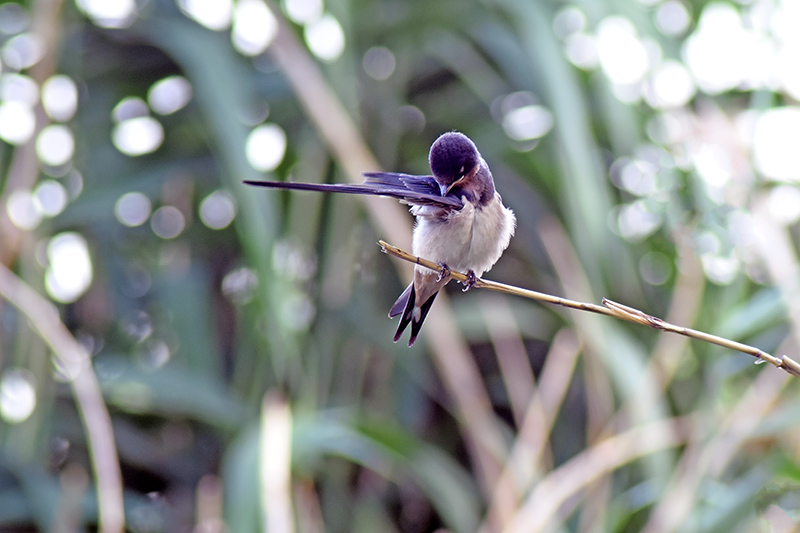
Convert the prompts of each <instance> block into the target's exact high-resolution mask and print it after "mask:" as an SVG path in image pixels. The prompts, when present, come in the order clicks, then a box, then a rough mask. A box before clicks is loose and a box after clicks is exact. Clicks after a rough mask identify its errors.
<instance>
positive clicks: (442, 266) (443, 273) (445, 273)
mask: <svg viewBox="0 0 800 533" xmlns="http://www.w3.org/2000/svg"><path fill="white" fill-rule="evenodd" d="M447 277H450V267H449V266H447V264H446V263H439V277H438V278H436V283H439V282H440V281H442V280H443V279H444V278H447Z"/></svg>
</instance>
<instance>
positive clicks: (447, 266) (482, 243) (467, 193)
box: [244, 131, 516, 347]
mask: <svg viewBox="0 0 800 533" xmlns="http://www.w3.org/2000/svg"><path fill="white" fill-rule="evenodd" d="M428 162H429V163H430V167H431V174H432V175H429V176H417V175H412V174H402V173H397V172H364V173H363V175H364V178H365V179H364V182H363V183H361V184H316V183H300V182H282V181H277V182H276V181H253V180H246V181H244V183H245V184H247V185H252V186H256V187H267V188H275V189H295V190H309V191H320V192H334V193H346V194H370V195H379V196H388V197H392V198H396V199H398V200H400V202H401V203H404V204H407V205H410V206H411V207H410V209H409V210H410V212H411V214H412V215H414V216H415V217H416V224H415V225H414V232H413V234H412V248H411V249H412V253H413V254H414V255H415V256H417V257H423V258H425V259H429V260H431V261H433V262H435V263H437V264H438V265H439V270H438V271H435V270H431V269H428V268H425V267H423V266H421V265H416V266H415V267H414V279H413V280H412V281H411V284H409V286H408V287H407V288H406V289H405V291H403V293H402V294H401V295H400V297H399V298H398V299H397V301H396V302H395V303H394V305H392V307H391V309H390V310H389V317H390V318H394V317H396V316H400V322H399V323H398V325H397V331H396V333H395V335H394V342H397V341H398V340H400V338H401V337H402V335H403V332H404V331H405V330H406V329H407V327H408V326H409V324H410V325H411V334H410V337H409V340H408V346H409V347H411V346H413V345H414V342H416V340H417V337H418V335H419V332H420V329H421V328H422V324H423V322H424V321H425V318H426V317H427V316H428V312H429V311H430V308H431V305H433V301H434V300H435V299H436V295H437V294H439V291H440V290H441V289H442V287H444V286H445V285H446V284H447V283H448V282H449V281H450V280H451V279H452V278H451V269H452V270H456V271H460V272H466V273H467V281H465V282H463V283H464V289H463V290H464V291H467V290H469V289H470V288H471V287H472V286H474V285H475V283H476V281H477V278H478V277H479V276H481V275H482V274H483V273H484V272H486V271H488V270H489V269H490V268H492V266H494V264H495V263H496V262H497V261H498V259H500V256H501V255H502V254H503V252H504V251H505V250H506V248H508V245H509V243H510V241H511V237H512V236H513V235H514V230H515V228H516V217H515V216H514V212H513V211H512V210H511V209H509V208H508V207H506V206H505V205H503V199H502V198H501V196H500V194H499V193H498V192H497V191H496V190H495V186H494V178H493V177H492V173H491V171H490V170H489V166H488V165H487V164H486V161H484V159H483V157H481V154H480V152H479V151H478V148H477V147H476V146H475V143H474V142H472V140H471V139H470V138H469V137H467V136H466V135H464V134H463V133H460V132H457V131H449V132H446V133H443V134H442V135H440V136H439V137H438V138H437V139H436V141H434V143H433V144H432V145H431V149H430V153H429V155H428Z"/></svg>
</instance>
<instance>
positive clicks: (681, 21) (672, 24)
mask: <svg viewBox="0 0 800 533" xmlns="http://www.w3.org/2000/svg"><path fill="white" fill-rule="evenodd" d="M691 21H692V16H691V14H690V13H689V9H688V8H687V7H686V5H684V4H683V2H680V1H678V0H667V1H666V2H664V3H663V4H661V5H660V6H658V9H656V12H655V24H656V28H658V31H660V32H661V33H663V34H664V35H668V36H675V35H680V34H682V33H683V32H685V31H686V29H687V28H688V27H689V23H690V22H691Z"/></svg>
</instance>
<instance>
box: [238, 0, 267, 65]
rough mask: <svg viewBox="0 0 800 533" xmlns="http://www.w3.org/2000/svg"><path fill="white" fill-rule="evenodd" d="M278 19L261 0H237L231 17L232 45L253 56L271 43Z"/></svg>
mask: <svg viewBox="0 0 800 533" xmlns="http://www.w3.org/2000/svg"><path fill="white" fill-rule="evenodd" d="M277 33H278V21H277V20H276V19H275V15H273V14H272V11H270V10H269V8H268V7H267V5H266V4H265V3H264V2H263V0H239V2H238V3H237V4H236V9H235V11H234V18H233V32H232V33H231V40H232V41H233V46H234V47H235V48H236V49H237V50H238V51H239V52H241V53H242V54H244V55H246V56H255V55H258V54H260V53H261V52H263V51H264V50H266V49H267V48H268V47H269V45H270V44H272V41H273V39H275V35H277Z"/></svg>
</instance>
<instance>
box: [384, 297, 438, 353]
mask: <svg viewBox="0 0 800 533" xmlns="http://www.w3.org/2000/svg"><path fill="white" fill-rule="evenodd" d="M409 289H410V290H409ZM406 293H408V298H407V299H406V300H405V308H404V309H403V316H402V317H400V323H399V324H397V331H396V332H395V334H394V342H397V341H398V340H400V337H401V336H402V335H403V332H404V331H405V330H406V328H407V327H408V325H409V324H411V336H410V337H409V338H408V346H409V347H411V346H413V345H414V342H416V340H417V335H419V330H420V329H421V328H422V323H423V322H425V317H427V316H428V311H430V310H431V306H432V305H433V301H434V300H435V299H436V295H437V294H439V292H438V291H437V292H435V293H433V295H432V296H431V297H430V298H428V300H427V301H426V302H425V303H424V304H422V305H421V306H420V307H417V306H416V299H417V293H416V291H415V290H414V284H413V283H412V284H411V286H410V287H409V288H408V289H406V290H405V292H403V294H402V295H400V298H399V299H398V301H397V302H396V303H395V305H394V306H392V311H391V312H394V311H395V307H398V304H399V303H400V302H401V300H402V299H403V297H404V296H405V295H406ZM391 312H390V315H389V316H397V315H398V314H400V313H399V311H398V312H397V313H396V314H395V315H391Z"/></svg>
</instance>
